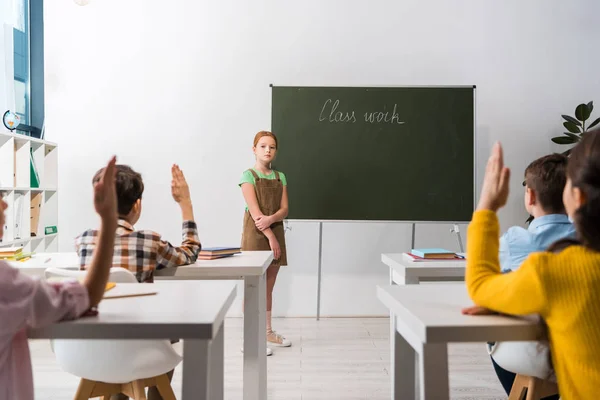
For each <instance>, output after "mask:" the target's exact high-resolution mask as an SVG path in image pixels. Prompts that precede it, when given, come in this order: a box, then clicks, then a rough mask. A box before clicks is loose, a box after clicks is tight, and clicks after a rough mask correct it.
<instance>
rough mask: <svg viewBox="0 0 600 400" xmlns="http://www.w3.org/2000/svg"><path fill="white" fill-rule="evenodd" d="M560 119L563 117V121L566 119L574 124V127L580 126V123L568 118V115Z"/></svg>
mask: <svg viewBox="0 0 600 400" xmlns="http://www.w3.org/2000/svg"><path fill="white" fill-rule="evenodd" d="M562 117H563V118H564V119H566V120H567V121H569V122H572V123H574V124H575V125H577V126H581V122H579V121H577V120H576V119H575V118H573V117H570V116H568V115H563V116H562Z"/></svg>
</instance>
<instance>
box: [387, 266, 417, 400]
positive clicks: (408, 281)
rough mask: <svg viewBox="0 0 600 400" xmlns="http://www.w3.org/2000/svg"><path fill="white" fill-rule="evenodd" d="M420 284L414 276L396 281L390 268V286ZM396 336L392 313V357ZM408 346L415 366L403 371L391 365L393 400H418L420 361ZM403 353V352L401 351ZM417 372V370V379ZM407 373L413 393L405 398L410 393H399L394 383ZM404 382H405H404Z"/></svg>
mask: <svg viewBox="0 0 600 400" xmlns="http://www.w3.org/2000/svg"><path fill="white" fill-rule="evenodd" d="M418 284H419V278H418V277H414V276H408V277H407V276H406V275H403V276H400V277H399V278H398V279H397V280H394V269H393V268H391V267H390V285H418ZM396 336H398V333H397V332H396V316H395V315H394V313H392V312H391V311H390V354H392V355H397V354H398V353H397V351H396V339H395V338H396ZM401 340H402V341H404V339H403V338H401ZM407 346H408V347H409V351H411V352H412V353H411V354H413V356H411V357H410V359H411V360H413V365H412V366H408V367H406V366H404V364H403V366H402V367H401V369H399V368H398V367H397V366H396V365H394V362H392V363H391V371H390V378H391V379H392V399H394V400H402V399H416V397H415V386H416V385H417V382H416V380H415V379H418V376H419V371H418V365H419V364H418V359H417V357H415V356H414V351H413V349H412V347H410V345H408V344H407ZM401 351H402V350H401ZM415 370H416V377H415ZM405 373H409V374H410V376H407V377H406V379H411V380H412V385H411V388H412V391H411V392H410V393H412V394H411V395H410V397H404V396H408V392H402V391H400V392H399V391H397V390H396V388H397V387H398V386H395V384H394V382H399V380H403V379H404V378H403V377H402V376H401V375H402V374H405ZM403 382H404V380H403ZM406 382H408V381H406Z"/></svg>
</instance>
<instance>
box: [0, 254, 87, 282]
mask: <svg viewBox="0 0 600 400" xmlns="http://www.w3.org/2000/svg"><path fill="white" fill-rule="evenodd" d="M9 264H10V265H12V266H13V267H15V268H18V269H19V270H20V271H21V272H23V273H24V274H27V275H30V276H38V277H43V276H44V271H45V270H46V268H50V267H55V268H65V269H73V270H78V269H79V257H78V256H77V253H75V252H72V253H37V254H34V255H33V256H32V257H31V258H30V259H29V260H27V261H23V262H21V261H9Z"/></svg>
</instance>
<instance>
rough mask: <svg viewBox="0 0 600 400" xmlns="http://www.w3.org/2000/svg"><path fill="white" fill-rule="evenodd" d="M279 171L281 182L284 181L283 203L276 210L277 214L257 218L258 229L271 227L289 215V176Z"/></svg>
mask: <svg viewBox="0 0 600 400" xmlns="http://www.w3.org/2000/svg"><path fill="white" fill-rule="evenodd" d="M277 173H278V174H279V177H280V179H281V182H282V183H283V193H282V195H281V203H280V205H279V210H277V212H275V214H273V215H268V216H264V217H259V218H258V219H255V221H256V227H257V228H258V229H260V230H261V231H262V230H264V229H266V228H269V227H270V226H271V225H273V224H274V223H276V222H281V221H283V220H284V219H285V217H287V215H288V210H289V206H288V192H287V178H286V177H285V175H284V174H283V173H282V172H277Z"/></svg>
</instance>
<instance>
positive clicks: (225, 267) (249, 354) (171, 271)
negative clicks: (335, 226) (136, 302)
mask: <svg viewBox="0 0 600 400" xmlns="http://www.w3.org/2000/svg"><path fill="white" fill-rule="evenodd" d="M272 260H273V252H271V251H248V252H242V254H237V255H235V256H233V257H227V258H221V259H217V260H199V261H197V262H196V263H195V264H193V265H186V266H182V267H177V268H167V269H162V270H160V271H156V272H155V278H156V279H157V280H158V279H161V280H162V279H243V280H244V315H245V316H244V400H265V399H266V398H267V355H266V353H267V335H266V326H267V321H266V304H267V289H266V277H265V273H266V272H267V268H269V265H271V261H272Z"/></svg>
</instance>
